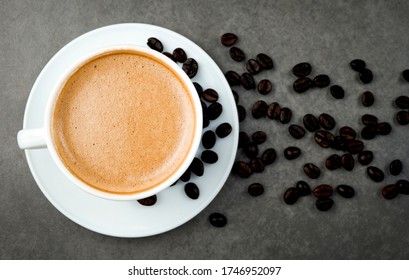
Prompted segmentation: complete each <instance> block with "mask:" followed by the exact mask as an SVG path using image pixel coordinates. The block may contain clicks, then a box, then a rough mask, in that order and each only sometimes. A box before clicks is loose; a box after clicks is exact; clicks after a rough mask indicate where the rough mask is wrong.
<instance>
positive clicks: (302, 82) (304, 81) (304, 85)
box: [293, 78, 312, 93]
mask: <svg viewBox="0 0 409 280" xmlns="http://www.w3.org/2000/svg"><path fill="white" fill-rule="evenodd" d="M311 86H312V81H311V79H310V78H299V79H297V80H295V81H294V83H293V89H294V91H295V92H297V93H303V92H306V91H307V90H309V89H310V88H311Z"/></svg>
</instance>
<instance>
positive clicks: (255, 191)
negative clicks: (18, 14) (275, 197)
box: [247, 183, 264, 196]
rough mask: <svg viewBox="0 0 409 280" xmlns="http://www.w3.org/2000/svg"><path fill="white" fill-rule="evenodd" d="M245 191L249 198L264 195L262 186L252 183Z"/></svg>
mask: <svg viewBox="0 0 409 280" xmlns="http://www.w3.org/2000/svg"><path fill="white" fill-rule="evenodd" d="M247 191H248V193H249V194H250V195H251V196H260V195H262V194H263V193H264V187H263V185H262V184H259V183H254V184H251V185H250V186H249V187H248V189H247Z"/></svg>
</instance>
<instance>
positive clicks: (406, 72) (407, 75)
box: [402, 69, 409, 82]
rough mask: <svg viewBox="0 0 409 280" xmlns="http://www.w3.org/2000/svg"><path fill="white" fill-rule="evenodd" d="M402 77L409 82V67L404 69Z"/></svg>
mask: <svg viewBox="0 0 409 280" xmlns="http://www.w3.org/2000/svg"><path fill="white" fill-rule="evenodd" d="M402 77H403V79H404V80H405V81H407V82H409V69H406V70H403V72H402Z"/></svg>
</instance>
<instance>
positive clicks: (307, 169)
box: [303, 163, 321, 179]
mask: <svg viewBox="0 0 409 280" xmlns="http://www.w3.org/2000/svg"><path fill="white" fill-rule="evenodd" d="M303 169H304V173H305V175H307V176H308V177H310V178H311V179H317V178H318V177H320V175H321V170H320V169H319V168H318V166H316V165H315V164H313V163H306V164H305V165H304V168H303Z"/></svg>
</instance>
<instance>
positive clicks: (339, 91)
mask: <svg viewBox="0 0 409 280" xmlns="http://www.w3.org/2000/svg"><path fill="white" fill-rule="evenodd" d="M329 92H330V93H331V95H332V97H334V98H336V99H342V98H344V96H345V91H344V89H343V88H342V87H341V86H339V85H333V86H331V87H330V88H329Z"/></svg>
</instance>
